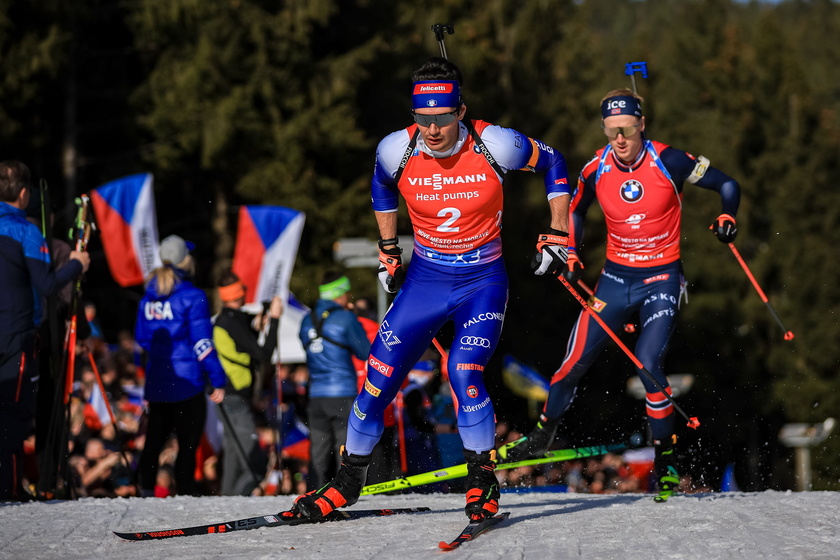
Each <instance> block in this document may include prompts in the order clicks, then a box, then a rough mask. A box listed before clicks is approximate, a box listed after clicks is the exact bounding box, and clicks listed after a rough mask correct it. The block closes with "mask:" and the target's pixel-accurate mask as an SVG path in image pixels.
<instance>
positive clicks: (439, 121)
mask: <svg viewBox="0 0 840 560" xmlns="http://www.w3.org/2000/svg"><path fill="white" fill-rule="evenodd" d="M460 110H461V108H460V107H458V108H457V109H455V110H454V111H452V112H451V113H442V114H440V115H423V114H421V113H417V112H414V111H412V112H411V114H412V115H414V122H416V123H417V124H419V125H420V126H432V123H434V124H436V125H438V127H442V126H446V125H448V124H449V123H451V122H452V121H454V120H455V119H457V118H458V112H459V111H460Z"/></svg>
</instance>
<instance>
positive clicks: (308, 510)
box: [291, 445, 371, 519]
mask: <svg viewBox="0 0 840 560" xmlns="http://www.w3.org/2000/svg"><path fill="white" fill-rule="evenodd" d="M370 458H371V456H370V455H351V454H349V453H347V450H346V449H345V448H344V446H343V445H342V446H341V466H340V467H339V469H338V474H337V475H336V476H335V478H334V479H333V481H332V482H329V483H327V484H326V485H324V486H323V487H321V488H320V489H318V490H312V491H311V492H307V493H306V494H304V495H302V496H298V497H297V499H296V500H295V505H294V507H293V508H292V510H291V511H292V512H296V513H298V514H300V515H302V516H303V517H306V518H308V519H321V518H323V517H326V516H327V515H328V514H330V513H331V512H333V511H334V510H336V509H338V508H340V507H344V506H352V505H353V504H355V503H356V501H358V499H359V495H360V494H361V493H362V488H363V487H364V485H365V480H366V479H367V471H368V466H370Z"/></svg>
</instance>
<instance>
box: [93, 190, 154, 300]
mask: <svg viewBox="0 0 840 560" xmlns="http://www.w3.org/2000/svg"><path fill="white" fill-rule="evenodd" d="M152 184H153V179H152V174H151V173H140V174H137V175H129V176H127V177H121V178H119V179H115V180H113V181H111V182H109V183H105V184H104V185H101V186H99V187H97V188H96V189H95V190H94V191H93V193H92V194H91V197H90V198H91V202H92V203H93V209H94V212H95V213H96V221H97V225H98V226H99V230H100V232H101V233H102V235H101V237H102V246H103V247H104V249H105V256H106V258H107V259H108V268H109V269H110V270H111V276H113V277H114V280H116V281H117V283H118V284H119V285H120V286H123V287H126V286H136V285H138V284H142V283H143V281H144V279H145V278H146V276H148V274H149V273H150V272H151V271H152V270H154V269H155V268H157V267H159V266H160V265H161V262H160V256H159V255H158V229H157V217H156V215H155V195H154V190H153V189H152Z"/></svg>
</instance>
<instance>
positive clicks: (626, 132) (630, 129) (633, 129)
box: [601, 123, 642, 140]
mask: <svg viewBox="0 0 840 560" xmlns="http://www.w3.org/2000/svg"><path fill="white" fill-rule="evenodd" d="M641 124H642V123H636V124H634V125H630V126H604V125H601V128H603V129H604V134H606V135H607V138H609V139H610V140H615V139H616V138H617V137H618V135H619V134H621V135H622V136H624V137H625V138H631V137H633V136H635V135H636V133H637V132H639V126H640V125H641Z"/></svg>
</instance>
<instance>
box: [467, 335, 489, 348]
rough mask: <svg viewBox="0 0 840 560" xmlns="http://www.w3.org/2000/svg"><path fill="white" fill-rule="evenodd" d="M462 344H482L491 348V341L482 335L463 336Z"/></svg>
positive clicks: (483, 346)
mask: <svg viewBox="0 0 840 560" xmlns="http://www.w3.org/2000/svg"><path fill="white" fill-rule="evenodd" d="M461 344H466V345H468V346H481V347H482V348H490V341H489V340H488V339H486V338H481V337H480V336H462V337H461Z"/></svg>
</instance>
